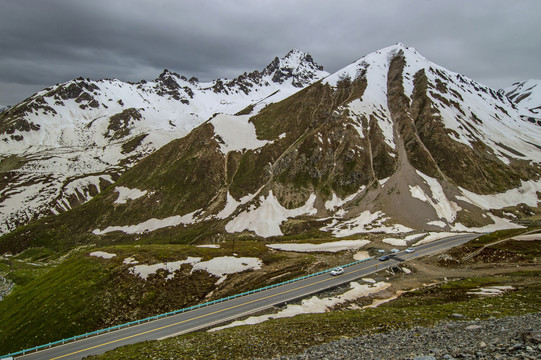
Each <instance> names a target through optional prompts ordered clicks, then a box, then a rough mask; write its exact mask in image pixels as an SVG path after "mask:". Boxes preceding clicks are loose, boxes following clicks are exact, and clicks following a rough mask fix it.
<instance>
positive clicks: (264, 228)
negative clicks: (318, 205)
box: [225, 191, 317, 237]
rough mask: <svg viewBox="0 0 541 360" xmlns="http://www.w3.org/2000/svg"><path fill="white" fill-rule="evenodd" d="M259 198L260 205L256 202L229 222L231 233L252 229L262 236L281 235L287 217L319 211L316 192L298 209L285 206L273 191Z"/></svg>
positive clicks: (312, 213) (228, 229)
mask: <svg viewBox="0 0 541 360" xmlns="http://www.w3.org/2000/svg"><path fill="white" fill-rule="evenodd" d="M259 200H260V205H259V206H256V205H255V204H254V205H252V206H250V208H248V209H247V210H245V211H243V212H242V213H240V214H239V215H237V216H236V217H235V218H234V219H233V220H231V221H229V222H228V223H227V225H226V226H225V230H226V231H227V232H229V233H234V232H241V231H244V230H250V231H253V232H255V233H256V234H257V235H259V236H262V237H269V236H279V235H283V233H282V230H281V229H280V225H281V224H282V223H283V222H284V221H286V220H287V219H289V218H293V217H296V216H300V215H305V214H309V215H315V214H316V212H317V209H315V208H314V202H315V201H316V195H315V194H312V195H310V198H309V199H308V200H307V201H306V204H305V205H304V206H302V207H299V208H296V209H286V208H284V207H283V206H282V205H281V204H280V203H279V202H278V199H276V197H275V196H274V195H273V193H272V191H270V192H269V195H268V196H267V197H265V196H261V197H260V198H259Z"/></svg>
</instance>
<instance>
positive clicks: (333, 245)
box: [267, 240, 370, 252]
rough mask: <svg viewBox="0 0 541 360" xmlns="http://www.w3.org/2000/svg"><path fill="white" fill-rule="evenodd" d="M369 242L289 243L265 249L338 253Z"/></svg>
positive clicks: (272, 245) (270, 245) (358, 247)
mask: <svg viewBox="0 0 541 360" xmlns="http://www.w3.org/2000/svg"><path fill="white" fill-rule="evenodd" d="M369 243H370V241H369V240H341V241H331V242H326V243H321V244H311V243H291V244H268V245H267V247H270V248H271V249H275V250H282V251H295V252H318V251H324V252H338V251H344V250H356V249H360V248H362V247H363V246H365V245H367V244H369Z"/></svg>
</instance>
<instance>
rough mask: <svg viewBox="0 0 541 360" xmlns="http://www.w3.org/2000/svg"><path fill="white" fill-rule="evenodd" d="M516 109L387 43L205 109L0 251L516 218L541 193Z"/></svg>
mask: <svg viewBox="0 0 541 360" xmlns="http://www.w3.org/2000/svg"><path fill="white" fill-rule="evenodd" d="M278 62H280V61H278ZM273 64H274V63H273ZM273 64H271V66H273ZM275 74H276V72H275ZM263 76H270V75H265V71H263ZM273 79H275V80H276V81H279V80H280V76H277V75H273ZM100 106H101V105H100ZM14 110H16V108H15V109H14ZM248 111H251V112H250V113H249V114H246V113H247V112H248ZM523 111H524V109H523V108H522V107H521V106H520V104H518V105H517V104H516V103H515V102H513V101H511V100H510V99H509V98H507V97H506V96H505V95H504V94H503V93H502V92H497V91H494V90H492V89H490V88H488V87H486V86H483V85H481V84H479V83H477V82H475V81H473V80H471V79H468V78H466V77H464V76H462V75H460V74H457V73H454V72H451V71H449V70H447V69H444V68H442V67H440V66H438V65H436V64H433V63H431V62H429V61H428V60H427V59H425V58H424V57H423V56H422V55H420V54H419V53H418V52H417V51H416V50H414V49H412V48H408V47H406V46H404V45H401V44H398V45H395V46H391V47H388V48H385V49H382V50H380V51H377V52H375V53H372V54H369V55H367V56H365V57H363V58H361V59H359V60H358V61H356V62H354V63H353V64H351V65H349V66H347V67H345V68H344V69H342V70H340V71H338V72H336V73H334V74H332V75H330V76H328V77H326V78H325V79H324V80H322V81H319V82H316V83H314V84H312V85H310V86H308V87H306V88H305V89H303V90H301V91H298V92H296V93H295V94H293V95H292V96H289V97H287V98H286V99H284V100H282V101H280V102H276V103H273V104H269V105H267V106H265V107H264V108H262V107H255V108H253V109H252V108H249V109H247V110H246V111H244V112H241V113H239V114H237V115H227V114H218V115H216V116H214V117H213V118H212V119H211V120H209V121H207V122H205V123H203V124H201V125H200V126H198V127H197V128H195V129H194V130H192V131H191V132H190V133H189V134H188V135H187V136H185V137H184V138H181V139H178V140H175V141H172V142H170V143H169V144H167V145H165V146H164V147H162V148H161V149H160V150H158V151H156V152H154V153H153V154H151V155H149V156H147V157H146V158H144V159H143V160H141V161H139V162H138V163H137V164H136V165H135V166H133V168H131V169H130V170H129V171H127V172H126V173H124V174H123V175H122V176H121V177H120V178H119V179H118V181H117V182H116V183H115V186H112V187H109V188H107V189H106V190H105V191H103V192H102V193H101V194H100V195H99V196H97V197H96V198H95V199H94V200H92V201H90V202H89V203H87V204H85V205H83V206H80V207H77V208H74V209H73V210H72V211H70V212H68V213H64V214H61V215H60V216H57V217H54V218H48V219H44V220H43V221H38V222H34V223H33V224H31V226H29V227H28V228H23V229H21V230H20V231H16V232H14V233H12V234H10V235H8V236H5V237H4V238H3V239H2V240H0V251H6V250H10V251H20V250H21V249H24V248H26V247H29V246H40V245H51V244H54V246H61V247H65V246H73V245H75V244H80V243H88V242H90V243H102V244H103V243H111V242H129V243H131V242H133V241H134V240H141V241H144V242H180V243H185V242H198V241H205V240H206V241H220V239H225V238H228V237H236V236H239V235H241V236H250V237H253V236H255V237H262V238H268V237H273V236H282V235H286V236H307V235H306V234H309V236H312V237H314V236H315V237H345V236H351V235H354V234H358V233H366V232H392V233H403V234H406V233H409V232H412V231H479V232H485V231H490V230H493V229H497V228H504V227H515V226H517V225H515V224H512V223H511V222H510V220H516V219H518V218H520V217H522V216H525V215H531V214H533V213H535V212H536V211H537V210H538V207H537V206H538V194H539V192H541V181H539V176H540V172H541V169H540V166H539V160H540V159H541V148H540V147H539V145H538V144H537V142H538V139H539V138H540V136H541V127H539V126H537V125H535V124H532V123H531V122H529V121H528V120H527V119H523V118H521V114H522V113H523ZM231 112H232V111H231ZM30 127H31V126H30ZM115 129H116V128H115ZM120 129H123V128H122V127H118V129H116V130H115V131H113V130H111V129H109V130H110V132H109V134H113V135H111V137H114V136H115V135H114V134H119V133H118V131H120ZM103 131H105V125H103ZM120 133H122V131H120ZM117 136H120V135H117ZM21 141H23V140H21ZM302 234H305V235H302Z"/></svg>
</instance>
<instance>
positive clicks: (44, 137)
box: [0, 50, 328, 233]
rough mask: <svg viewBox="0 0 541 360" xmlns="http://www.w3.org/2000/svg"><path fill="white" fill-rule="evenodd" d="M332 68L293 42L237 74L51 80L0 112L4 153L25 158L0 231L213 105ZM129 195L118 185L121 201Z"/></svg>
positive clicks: (82, 196) (243, 100)
mask: <svg viewBox="0 0 541 360" xmlns="http://www.w3.org/2000/svg"><path fill="white" fill-rule="evenodd" d="M327 75H328V73H326V72H325V71H323V70H322V68H321V67H320V66H318V65H317V64H315V63H314V62H313V59H312V58H311V56H310V55H308V54H305V53H303V52H300V51H298V50H293V51H291V52H290V53H289V54H287V55H286V56H285V57H284V58H281V59H278V58H277V61H276V59H275V61H274V62H273V63H271V64H270V65H269V66H267V67H266V68H265V69H264V70H262V71H254V72H251V73H244V74H243V75H240V76H239V77H237V78H235V79H231V80H228V79H217V80H214V81H210V82H200V81H199V80H198V79H196V78H194V77H192V78H190V79H188V78H186V77H185V76H181V75H179V74H176V73H174V72H171V71H168V70H164V71H163V73H162V74H160V75H159V76H158V77H157V78H156V79H154V80H152V81H146V80H142V81H140V82H137V83H129V82H122V81H120V80H117V79H102V80H89V79H83V78H78V79H74V80H71V81H68V82H65V83H63V84H57V85H55V86H51V87H48V88H46V89H44V90H42V91H40V92H38V93H36V94H35V95H33V96H31V97H29V98H28V99H26V100H24V101H23V102H21V103H19V104H17V105H15V106H13V107H11V108H9V109H6V111H4V112H2V113H0V140H2V141H0V154H1V155H0V161H1V160H3V159H5V158H7V157H10V156H11V157H16V158H20V159H23V160H24V161H22V163H21V165H20V166H19V167H18V168H15V169H13V171H11V172H10V173H9V175H7V176H10V178H9V179H7V178H5V180H6V182H7V183H8V185H7V186H6V187H5V188H4V189H2V191H1V193H0V195H1V197H2V202H1V203H0V224H1V225H0V233H6V232H9V231H11V230H13V229H15V228H16V227H17V226H20V225H23V224H25V223H27V222H28V221H29V220H31V219H32V218H34V217H41V216H46V215H51V214H57V213H59V212H62V211H66V210H69V209H70V208H72V207H73V206H75V205H78V204H80V203H83V202H85V201H88V200H90V198H92V196H93V195H95V194H96V193H97V192H99V191H100V190H101V189H102V188H103V187H104V186H108V185H110V184H111V183H112V182H113V178H116V177H118V175H120V174H121V173H123V172H124V171H125V170H126V169H127V168H129V167H130V166H132V165H133V164H135V163H136V162H137V160H138V159H140V158H142V157H144V156H146V155H148V154H150V153H152V152H154V151H155V150H157V149H159V148H160V147H162V146H163V145H165V144H167V143H169V142H170V141H172V140H174V139H178V138H181V137H184V136H185V135H187V134H188V133H189V132H190V131H191V130H192V129H194V128H195V127H197V126H198V125H200V124H202V123H203V122H204V121H206V120H207V119H209V118H210V117H212V116H213V115H214V114H217V113H223V114H235V113H237V112H239V111H241V110H243V109H245V108H246V107H248V106H249V105H252V106H253V110H252V115H253V114H255V113H257V112H258V111H259V110H260V109H262V108H263V107H264V106H266V105H267V104H269V103H272V102H277V101H280V100H282V99H284V98H286V97H288V96H290V95H292V94H294V93H295V92H297V91H298V90H300V89H301V88H302V87H304V86H307V85H309V84H311V83H312V82H315V81H317V80H319V79H321V78H323V77H325V76H327ZM248 125H249V124H248ZM247 130H249V129H247ZM224 138H226V136H224ZM229 140H231V139H229ZM233 148H235V146H234V145H233ZM28 184H32V185H28ZM126 199H129V197H128V198H125V199H124V196H123V194H119V203H123V202H124V201H125V200H126Z"/></svg>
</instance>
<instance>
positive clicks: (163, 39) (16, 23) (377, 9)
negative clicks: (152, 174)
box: [0, 0, 541, 104]
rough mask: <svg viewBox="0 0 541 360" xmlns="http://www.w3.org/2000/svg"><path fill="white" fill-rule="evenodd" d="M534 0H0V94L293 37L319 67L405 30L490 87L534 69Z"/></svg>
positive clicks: (21, 94) (273, 51)
mask: <svg viewBox="0 0 541 360" xmlns="http://www.w3.org/2000/svg"><path fill="white" fill-rule="evenodd" d="M540 13H541V2H539V1H538V0H517V1H501V0H476V1H468V0H457V1H448V0H432V1H429V0H416V1H413V0H411V1H406V0H388V1H378V2H375V1H371V0H370V1H367V0H363V1H359V0H355V1H353V0H342V1H333V2H330V1H323V0H321V1H319V0H297V1H293V0H288V1H286V0H273V1H270V0H258V1H253V0H228V1H226V0H215V1H200V0H198V1H194V0H183V1H173V0H154V1H150V0H94V1H84V2H83V1H72V0H47V1H43V0H2V1H1V2H0V34H2V35H1V36H0V49H1V55H0V104H13V103H16V102H18V101H20V100H22V99H23V98H25V97H27V96H30V95H31V94H32V93H34V92H36V91H38V90H40V89H42V88H44V87H46V86H49V85H52V84H55V83H59V82H63V81H67V80H69V79H72V78H76V77H79V76H83V77H89V78H93V79H99V78H113V77H116V78H119V79H121V80H126V81H138V80H141V79H152V78H155V77H157V75H158V74H159V73H160V72H161V70H162V69H163V68H168V69H170V70H174V71H176V72H179V73H181V74H185V75H187V76H192V75H193V76H197V77H199V78H200V79H201V80H211V79H215V78H218V77H233V76H236V75H238V74H240V73H243V72H245V71H251V70H255V69H261V68H263V67H264V66H266V65H267V64H268V63H269V62H270V61H271V60H272V59H273V58H274V57H275V56H283V55H284V54H286V53H287V51H289V50H290V49H292V48H298V49H300V50H303V51H307V52H309V53H311V54H312V56H313V57H314V59H315V60H316V62H318V63H319V64H321V65H323V66H324V67H325V69H326V70H327V71H331V72H332V71H336V70H338V69H340V68H342V67H344V66H346V65H347V64H349V63H350V62H352V61H354V60H356V59H357V58H359V57H361V56H363V55H365V54H367V53H370V52H372V51H375V50H378V49H380V48H383V47H386V46H389V45H392V44H394V43H396V42H403V43H405V44H407V45H409V46H413V47H415V48H417V50H419V52H421V53H422V54H423V55H424V56H425V57H427V58H428V59H429V60H431V61H433V62H435V63H437V64H439V65H442V66H445V67H447V68H449V69H451V70H453V71H456V72H460V73H463V74H465V75H467V76H469V77H471V78H473V79H475V80H477V81H480V82H482V83H485V84H487V85H489V86H492V87H494V88H498V87H503V86H509V85H510V84H511V83H512V82H514V81H519V80H524V79H528V78H541V68H540V67H539V65H538V59H539V58H540V55H541V37H539V36H538V33H539V31H538V14H540Z"/></svg>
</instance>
